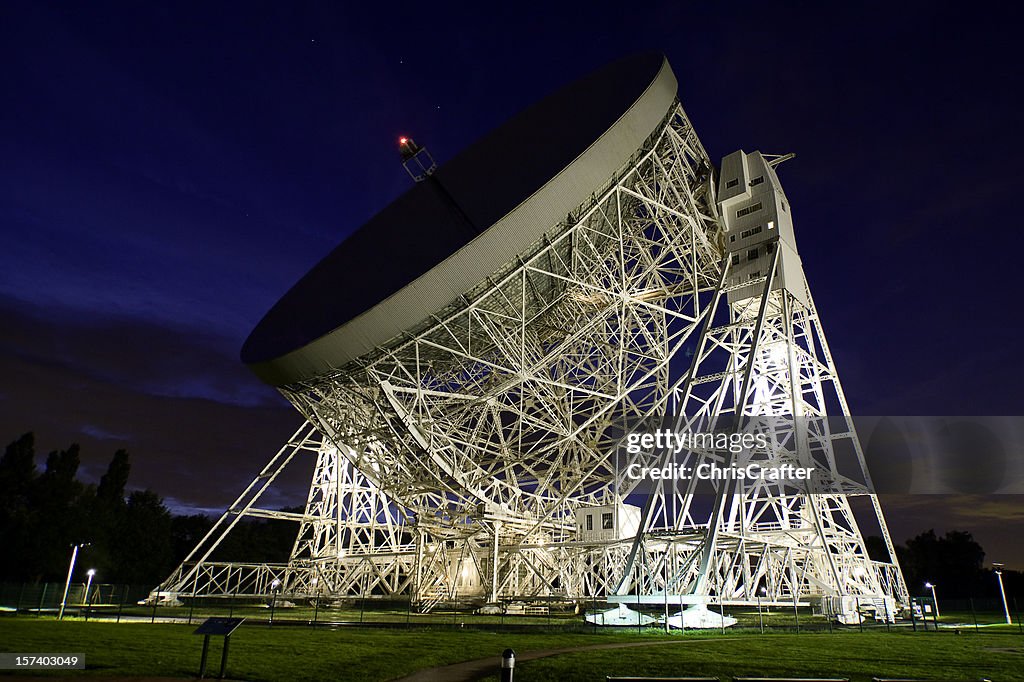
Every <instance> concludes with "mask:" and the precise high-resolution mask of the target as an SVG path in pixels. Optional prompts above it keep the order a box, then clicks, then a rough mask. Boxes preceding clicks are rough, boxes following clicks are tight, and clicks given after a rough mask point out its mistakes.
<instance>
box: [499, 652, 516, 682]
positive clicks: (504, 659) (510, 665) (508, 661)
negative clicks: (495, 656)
mask: <svg viewBox="0 0 1024 682" xmlns="http://www.w3.org/2000/svg"><path fill="white" fill-rule="evenodd" d="M515 667H516V652H514V651H512V649H505V650H504V651H502V652H501V682H512V675H513V672H514V671H515Z"/></svg>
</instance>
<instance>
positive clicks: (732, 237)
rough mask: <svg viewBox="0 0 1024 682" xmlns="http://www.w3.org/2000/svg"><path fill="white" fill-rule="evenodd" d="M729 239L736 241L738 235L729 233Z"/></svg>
mask: <svg viewBox="0 0 1024 682" xmlns="http://www.w3.org/2000/svg"><path fill="white" fill-rule="evenodd" d="M729 241H730V242H734V241H736V235H734V234H730V235H729Z"/></svg>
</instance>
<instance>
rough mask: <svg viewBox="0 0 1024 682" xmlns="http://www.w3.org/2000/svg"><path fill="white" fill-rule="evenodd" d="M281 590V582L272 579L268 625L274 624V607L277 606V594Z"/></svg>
mask: <svg viewBox="0 0 1024 682" xmlns="http://www.w3.org/2000/svg"><path fill="white" fill-rule="evenodd" d="M280 590H281V581H280V580H278V579H277V578H274V580H273V582H271V583H270V593H271V597H270V625H273V624H274V607H275V606H277V593H278V592H279V591H280Z"/></svg>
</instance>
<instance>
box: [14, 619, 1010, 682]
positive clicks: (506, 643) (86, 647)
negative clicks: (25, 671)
mask: <svg viewBox="0 0 1024 682" xmlns="http://www.w3.org/2000/svg"><path fill="white" fill-rule="evenodd" d="M194 629H195V626H194V625H193V626H187V625H178V624H166V623H164V624H160V623H158V624H156V625H150V624H148V623H121V624H114V623H105V622H89V623H85V622H82V621H76V620H73V621H64V622H60V623H58V622H55V621H54V620H51V619H47V618H34V617H24V616H18V617H10V616H8V617H4V618H0V649H2V650H3V651H7V652H24V653H29V652H32V653H44V652H46V653H84V654H85V657H86V662H87V666H88V669H87V670H86V671H85V672H84V674H85V675H103V676H161V677H189V676H194V675H195V673H196V671H197V669H198V662H199V650H200V645H201V638H200V637H197V636H194V635H192V634H191V633H192V631H193V630H194ZM630 641H633V642H649V643H651V644H657V645H656V646H650V647H633V648H627V649H608V650H589V651H584V652H579V653H570V654H563V655H559V656H555V657H551V658H544V659H538V660H534V661H523V662H521V663H520V664H519V666H517V675H516V680H517V682H528V681H536V680H603V679H604V677H605V676H606V675H624V674H630V675H675V676H694V675H712V676H719V677H724V678H728V677H731V676H733V675H740V676H751V677H758V676H769V675H778V676H805V677H806V676H825V677H850V678H852V679H854V680H869V679H870V678H872V677H876V676H877V677H902V678H911V677H913V678H929V679H936V680H950V679H964V680H967V679H980V678H988V679H992V680H997V681H998V680H1024V636H1022V635H1021V634H1019V631H1018V630H1017V628H1016V626H1014V627H1013V628H1007V627H1005V626H1004V627H1002V628H1000V627H990V628H983V629H982V630H980V631H974V630H973V628H971V629H969V630H964V631H962V634H959V635H958V634H955V632H954V631H952V630H950V631H940V632H937V633H936V632H927V633H925V632H916V633H915V632H912V631H908V630H906V629H901V630H900V631H893V632H885V631H884V630H876V631H869V632H859V631H857V630H847V631H844V632H838V631H837V632H835V633H832V634H830V633H828V631H823V632H820V633H806V632H805V633H803V634H799V635H798V634H795V633H790V634H767V635H760V634H758V633H757V632H756V631H755V632H752V631H746V632H742V633H733V632H729V633H728V634H726V635H721V634H719V633H709V632H706V631H705V632H701V633H689V634H686V635H680V634H675V635H670V636H665V635H664V634H661V633H660V632H658V631H655V630H651V631H647V632H645V633H643V634H640V635H638V634H636V633H635V632H619V633H610V632H602V633H600V634H596V635H595V634H585V633H536V634H534V633H529V634H525V633H514V634H512V633H506V632H483V631H475V630H471V629H462V628H438V629H424V628H412V629H376V628H359V627H342V628H334V629H332V628H328V627H321V628H308V627H280V626H275V627H273V628H269V627H267V626H265V625H251V626H243V627H242V628H241V629H239V630H238V631H237V632H236V634H235V635H234V636H233V637H232V643H231V656H230V665H229V670H228V673H229V676H230V677H232V678H234V679H246V680H259V681H262V680H267V681H269V680H388V679H392V678H395V677H400V676H402V675H406V674H409V673H411V672H413V671H415V670H419V669H424V668H430V667H435V666H440V665H445V664H449V663H454V662H458V661H464V660H472V659H477V658H484V657H489V656H493V657H495V661H497V657H498V655H499V654H500V652H501V650H502V649H504V648H506V647H511V648H513V649H515V650H516V651H517V652H518V653H520V654H521V655H522V654H524V653H526V652H528V651H532V650H546V649H558V648H564V647H586V646H591V645H594V644H607V643H618V642H630ZM666 641H672V642H674V643H673V644H668V645H663V644H660V643H661V642H666ZM212 652H213V653H212V655H211V665H212V666H213V667H214V672H216V663H217V661H218V660H219V645H215V646H214V647H213V650H212ZM33 674H39V673H33ZM63 674H65V675H66V674H67V673H63ZM77 674H83V673H77Z"/></svg>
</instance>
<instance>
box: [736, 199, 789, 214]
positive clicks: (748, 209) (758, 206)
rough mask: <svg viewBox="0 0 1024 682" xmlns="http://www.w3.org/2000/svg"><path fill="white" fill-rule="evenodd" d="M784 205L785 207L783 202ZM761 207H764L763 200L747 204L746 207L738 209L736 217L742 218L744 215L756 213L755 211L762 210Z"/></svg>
mask: <svg viewBox="0 0 1024 682" xmlns="http://www.w3.org/2000/svg"><path fill="white" fill-rule="evenodd" d="M783 207H785V204H783ZM761 208H762V207H761V202H760V201H759V202H757V203H756V204H754V205H752V206H747V207H746V208H741V209H740V210H738V211H736V217H737V218H742V217H743V216H745V215H750V214H751V213H754V212H755V211H760V210H761Z"/></svg>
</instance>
